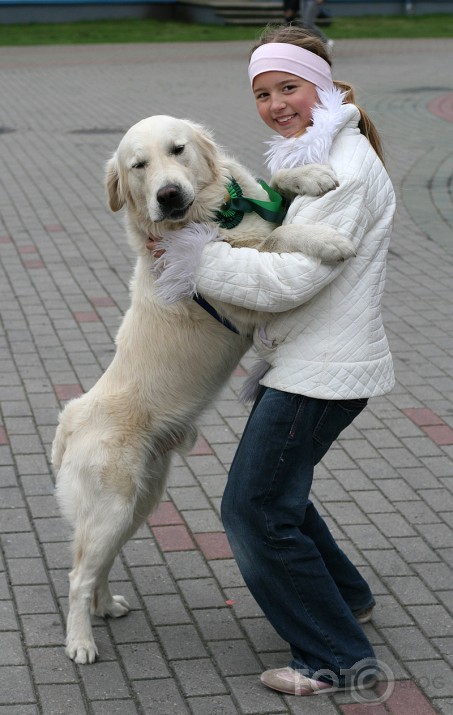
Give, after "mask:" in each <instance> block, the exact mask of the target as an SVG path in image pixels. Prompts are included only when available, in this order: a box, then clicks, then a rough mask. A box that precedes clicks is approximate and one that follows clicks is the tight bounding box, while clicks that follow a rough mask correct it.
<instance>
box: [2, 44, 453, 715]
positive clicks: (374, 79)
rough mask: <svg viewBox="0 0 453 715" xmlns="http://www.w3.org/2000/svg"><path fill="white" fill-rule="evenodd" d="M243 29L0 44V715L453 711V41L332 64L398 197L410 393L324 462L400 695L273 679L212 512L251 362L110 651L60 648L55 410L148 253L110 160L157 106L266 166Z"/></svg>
mask: <svg viewBox="0 0 453 715" xmlns="http://www.w3.org/2000/svg"><path fill="white" fill-rule="evenodd" d="M247 50H248V44H246V43H236V42H234V43H222V44H217V43H210V44H205V45H195V44H186V45H154V44H153V45H149V46H148V45H122V46H118V47H114V46H90V47H55V48H53V47H42V48H8V49H4V48H3V49H1V50H0V97H1V103H0V159H1V169H0V172H1V173H0V271H1V272H0V290H1V303H0V315H1V326H0V331H1V335H0V355H1V374H0V381H1V382H0V389H1V393H0V533H1V548H0V632H1V633H0V638H1V640H0V643H1V647H0V715H32V714H33V715H35V714H36V713H43V714H44V715H54V714H55V715H62V714H63V713H65V715H72V714H74V715H82V714H83V713H89V714H90V715H104V714H105V715H106V714H107V713H108V714H109V715H113V714H115V713H118V715H130V714H132V713H134V714H135V713H140V714H143V713H152V715H166V714H168V715H170V713H171V715H190V714H191V715H265V714H266V715H277V713H278V714H279V715H280V714H281V713H289V714H291V715H299V714H302V713H310V714H311V715H389V714H390V715H409V713H410V714H411V715H432V714H433V713H435V712H439V713H443V714H444V715H452V713H453V677H452V675H453V673H452V666H453V631H452V612H453V594H452V584H453V581H452V571H451V567H452V562H453V541H452V533H453V481H452V477H453V459H452V458H453V378H452V367H453V337H452V335H453V324H452V315H453V313H452V285H451V276H452V265H453V252H452V236H453V233H452V223H453V215H452V197H451V176H452V169H453V150H452V147H453V143H452V129H453V127H452V120H453V111H452V97H453V86H452V81H451V65H452V56H453V41H452V40H436V41H429V40H426V41H376V42H375V41H342V42H338V43H337V44H336V48H335V50H336V54H335V74H336V76H337V77H338V78H347V79H350V80H351V81H353V82H354V83H355V84H356V86H357V88H358V92H359V99H360V101H361V102H362V103H363V104H364V105H365V106H366V107H367V108H368V109H369V111H370V113H371V114H372V116H373V117H374V118H375V119H376V121H377V123H378V125H379V127H380V129H381V131H382V135H383V138H384V141H385V145H386V148H387V161H388V166H389V170H390V173H391V175H392V177H393V179H394V182H395V186H396V190H397V193H398V198H399V208H398V215H397V220H396V227H395V237H394V241H393V246H392V251H391V255H390V260H389V277H388V283H387V293H386V301H385V314H386V323H387V327H388V332H389V338H390V342H391V347H392V350H393V354H394V358H395V367H396V373H397V385H396V387H395V389H394V390H393V392H392V393H391V394H390V395H388V396H386V397H384V398H381V399H376V400H373V401H372V402H371V404H370V406H369V408H368V409H367V410H366V412H365V414H362V415H361V416H360V418H359V419H358V420H357V422H356V424H355V425H354V426H353V427H351V428H349V429H348V430H347V432H346V433H344V435H343V436H342V438H341V440H340V441H339V443H338V444H337V445H336V446H335V447H334V448H333V449H332V450H331V452H330V453H329V455H328V456H327V457H326V459H325V460H324V461H323V463H322V464H321V465H320V467H319V469H318V472H317V477H316V483H315V488H314V493H315V497H316V501H317V503H318V505H319V507H320V509H321V510H322V512H323V513H324V514H325V516H326V518H327V519H328V522H329V524H330V526H331V528H332V530H333V532H334V533H335V535H336V536H337V537H338V539H339V541H340V543H341V544H342V546H343V547H344V549H345V550H346V551H347V552H348V553H349V554H351V555H352V557H353V558H354V560H355V562H356V563H357V564H358V565H359V567H360V568H361V569H362V570H363V572H364V573H365V574H366V575H367V577H369V579H370V581H371V583H372V586H373V589H374V592H375V594H376V598H377V602H378V606H377V609H376V611H377V612H376V616H375V618H374V620H373V623H372V624H368V625H366V626H365V629H366V632H367V634H368V635H369V637H370V639H371V640H372V642H373V643H374V644H375V647H376V652H377V654H378V657H379V658H380V659H381V660H382V661H383V662H385V663H386V664H387V665H388V666H389V668H390V669H391V671H392V673H393V674H394V677H395V679H396V683H395V688H394V691H393V693H392V695H391V697H389V698H386V699H384V702H378V701H377V699H378V695H379V693H374V695H373V701H372V702H370V703H363V702H357V701H355V700H354V699H353V698H352V697H351V696H349V695H336V696H330V697H329V696H323V697H320V698H311V699H310V700H309V701H307V700H306V699H305V700H304V699H302V698H289V697H288V698H287V697H282V696H280V695H278V694H276V693H273V692H271V691H269V690H266V689H264V688H263V687H261V686H260V684H259V681H258V674H259V673H260V672H261V670H262V669H263V668H264V667H269V666H278V665H281V664H284V663H285V662H286V660H287V658H288V651H287V647H286V644H285V643H283V642H282V641H281V640H280V639H279V638H278V637H277V636H276V634H275V633H274V632H273V630H272V629H271V628H270V626H269V625H268V624H267V622H266V621H265V619H264V618H263V616H262V614H261V612H260V610H259V608H258V607H257V605H256V604H255V602H254V601H253V599H252V598H251V597H250V595H249V594H248V592H247V589H246V588H245V587H244V584H243V582H242V579H241V577H240V574H239V572H238V570H237V568H236V565H235V563H234V561H233V559H232V558H231V552H230V549H229V547H228V544H227V542H226V540H225V536H224V534H223V531H222V526H221V522H220V519H219V503H220V498H221V494H222V490H223V487H224V483H225V478H226V473H227V469H228V465H229V464H230V462H231V459H232V455H233V453H234V450H235V447H236V444H237V441H238V437H239V435H240V433H241V431H242V429H243V426H244V423H245V420H246V415H247V412H246V410H245V408H244V407H242V406H241V405H240V403H239V402H238V400H237V393H238V390H239V386H240V384H241V382H242V379H243V375H244V373H245V371H246V369H247V367H248V365H249V361H250V358H249V357H246V358H245V359H244V361H243V363H242V365H241V366H240V367H239V368H238V370H237V371H236V373H235V375H234V376H232V378H231V380H230V382H229V384H228V386H227V387H226V388H225V389H224V390H223V391H222V393H221V395H220V397H219V399H218V400H217V402H216V403H215V405H213V406H212V408H211V409H209V410H208V411H207V413H206V414H205V415H204V416H203V418H202V420H201V421H200V430H201V435H200V440H199V442H198V444H197V447H196V448H195V449H194V451H193V452H192V453H191V454H190V455H189V456H187V458H185V459H182V458H178V459H176V460H175V462H174V466H173V468H172V472H171V478H170V482H169V485H168V490H167V493H166V496H165V501H164V503H163V504H162V506H161V507H160V508H159V510H158V511H157V512H156V513H155V514H153V515H151V516H150V518H149V519H148V521H147V523H146V524H145V525H144V526H143V527H142V528H141V529H140V531H139V532H138V533H137V534H136V535H135V537H134V538H133V539H132V540H131V541H130V542H129V543H128V544H127V545H126V547H125V548H124V550H123V552H122V554H121V557H120V558H119V559H118V560H117V563H116V564H115V566H114V568H113V573H112V580H113V583H114V587H115V589H118V591H119V592H121V593H123V594H124V595H125V596H126V597H127V599H128V600H129V602H130V603H131V604H132V611H131V613H130V614H129V615H128V616H127V617H126V618H123V619H119V620H116V621H114V620H109V621H105V622H104V621H102V620H100V619H95V624H94V625H95V629H96V634H97V635H96V638H97V642H98V644H99V646H100V659H99V661H98V662H97V663H96V664H95V665H93V666H85V667H83V666H82V667H77V666H75V665H74V664H73V663H72V662H70V661H69V660H67V659H66V657H65V656H64V653H63V648H62V643H63V638H64V631H63V623H64V615H65V613H66V610H67V590H68V584H67V571H68V568H69V565H70V557H69V551H68V538H69V534H68V529H67V527H66V525H65V524H64V523H63V522H62V520H61V519H60V516H59V513H58V510H57V508H56V505H55V502H54V498H53V495H52V490H53V480H52V476H51V472H50V468H49V449H50V444H51V441H52V438H53V434H54V430H55V423H56V416H57V411H58V409H59V408H60V407H61V405H62V404H63V403H64V401H65V400H67V399H69V398H71V397H73V396H76V395H78V394H80V393H81V392H82V391H83V390H86V389H88V388H89V387H90V386H91V385H92V384H93V382H94V381H95V380H96V379H97V378H98V377H99V376H100V374H101V372H102V371H103V369H104V368H105V367H106V366H107V365H108V363H109V362H110V360H111V358H112V354H113V342H112V341H113V337H114V335H115V332H116V329H117V327H118V324H119V320H120V317H121V315H122V313H123V312H124V310H125V308H126V307H127V305H128V296H127V285H128V280H129V276H130V270H131V266H132V260H133V259H132V256H131V252H130V251H129V248H128V246H127V244H126V242H125V240H124V232H123V228H122V219H121V217H119V216H116V215H112V214H110V213H109V212H108V211H107V209H106V206H105V199H104V190H103V165H104V163H105V161H106V159H107V158H108V157H109V156H110V154H111V153H112V152H113V151H114V149H115V147H116V145H117V143H118V141H119V139H120V137H121V134H122V132H123V131H124V130H125V129H127V128H128V127H129V126H130V125H131V124H133V123H134V122H135V121H137V120H139V119H141V118H142V117H144V116H147V115H149V114H154V113H172V114H176V115H179V116H186V117H190V118H193V119H195V120H198V121H203V122H205V123H207V124H209V125H210V126H212V127H213V128H214V129H215V133H216V136H217V138H218V140H219V141H220V142H221V143H223V144H224V145H226V146H228V147H230V148H231V150H232V152H233V153H236V154H237V155H238V156H240V157H241V159H242V160H244V161H246V162H247V163H248V164H249V165H250V167H251V168H252V169H254V170H255V171H256V172H257V173H258V174H259V173H261V174H262V173H263V167H262V165H261V162H260V158H259V157H260V156H261V153H262V148H263V146H262V140H263V139H265V138H266V136H267V130H266V128H265V127H264V125H263V126H261V124H260V123H259V120H258V118H257V117H256V116H255V113H254V108H253V104H252V100H251V98H250V96H249V90H248V87H247V82H246V76H245V57H246V53H247Z"/></svg>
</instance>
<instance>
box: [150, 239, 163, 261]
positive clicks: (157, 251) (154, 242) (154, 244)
mask: <svg viewBox="0 0 453 715" xmlns="http://www.w3.org/2000/svg"><path fill="white" fill-rule="evenodd" d="M158 246H159V239H158V238H157V237H156V236H150V237H149V238H148V240H147V242H146V248H147V249H148V251H151V252H152V253H153V255H154V256H155V257H156V258H160V257H161V256H163V255H164V253H165V249H164V248H159V247H158Z"/></svg>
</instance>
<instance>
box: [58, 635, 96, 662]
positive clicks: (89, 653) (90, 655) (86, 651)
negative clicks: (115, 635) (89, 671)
mask: <svg viewBox="0 0 453 715" xmlns="http://www.w3.org/2000/svg"><path fill="white" fill-rule="evenodd" d="M65 653H66V655H67V656H68V658H70V659H71V660H73V661H74V662H75V663H79V664H80V665H86V664H87V663H94V661H95V660H96V658H97V655H98V649H97V648H96V644H95V642H94V640H93V639H92V638H90V639H86V640H77V639H75V638H74V639H73V638H69V637H68V638H67V640H66V650H65Z"/></svg>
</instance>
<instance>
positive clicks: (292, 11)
mask: <svg viewBox="0 0 453 715" xmlns="http://www.w3.org/2000/svg"><path fill="white" fill-rule="evenodd" d="M298 6H299V0H283V17H284V18H285V22H286V24H287V25H290V24H291V23H292V22H294V21H295V19H296V14H297V9H298Z"/></svg>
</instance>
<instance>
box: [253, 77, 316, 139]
mask: <svg viewBox="0 0 453 715" xmlns="http://www.w3.org/2000/svg"><path fill="white" fill-rule="evenodd" d="M253 94H254V95H255V101H256V106H257V109H258V112H259V115H260V117H261V119H262V120H263V122H265V124H267V126H268V127H270V128H271V129H273V130H274V131H277V132H278V133H279V134H281V135H282V136H284V137H293V136H297V135H298V134H303V132H304V131H305V130H306V128H307V127H309V126H310V125H311V123H312V110H313V107H314V105H315V104H316V102H317V101H318V93H317V91H316V87H315V85H314V84H312V83H311V82H308V81H307V80H305V79H302V78H301V77H296V75H293V74H289V73H287V72H263V73H262V74H260V75H258V76H257V77H256V78H255V80H254V82H253Z"/></svg>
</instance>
